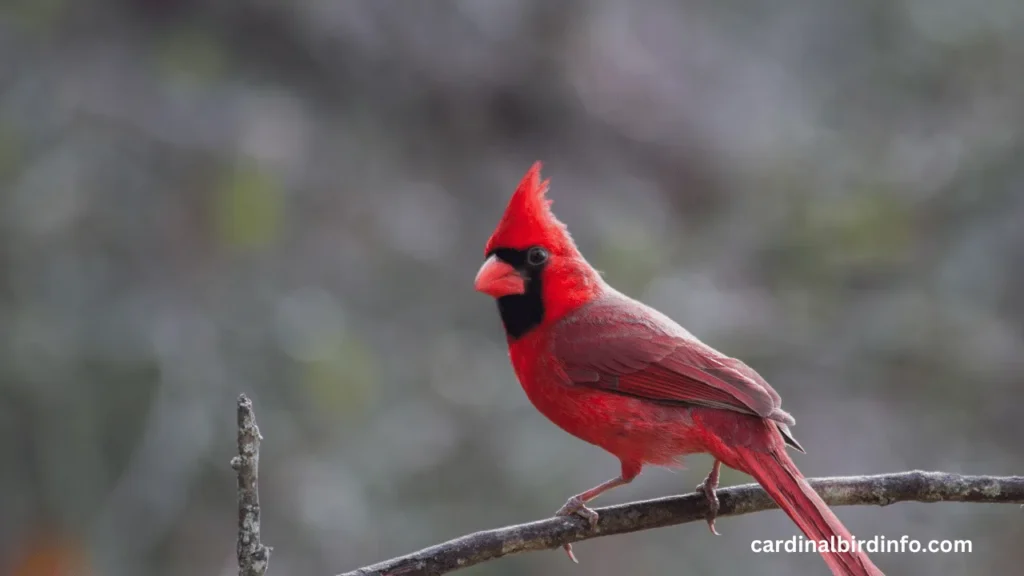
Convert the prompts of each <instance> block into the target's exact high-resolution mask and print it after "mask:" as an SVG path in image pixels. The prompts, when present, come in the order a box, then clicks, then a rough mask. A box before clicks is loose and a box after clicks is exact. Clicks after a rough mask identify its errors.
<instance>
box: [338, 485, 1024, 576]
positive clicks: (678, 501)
mask: <svg viewBox="0 0 1024 576" xmlns="http://www.w3.org/2000/svg"><path fill="white" fill-rule="evenodd" d="M810 483H811V486H813V487H814V489H815V490H816V491H817V492H818V493H819V494H821V497H822V498H823V499H824V500H825V502H827V503H828V504H829V505H831V506H853V505H864V504H869V505H878V506H888V505H889V504H894V503H896V502H979V503H1018V504H1019V503H1024V476H1003V477H998V476H962V475H959V474H946V473H944V472H922V471H918V470H915V471H912V472H900V473H896V474H880V475H877V476H848V477H842V478H818V479H812V480H810ZM718 499H719V502H720V506H721V508H720V509H719V512H718V516H719V517H721V516H738V515H740V514H750V513H752V512H760V511H762V510H770V509H772V508H777V507H778V506H776V504H775V503H774V502H773V501H772V500H771V498H769V497H768V495H767V494H766V493H765V492H764V490H762V489H761V488H760V487H759V486H757V485H756V484H744V485H742V486H735V487H732V488H722V489H719V490H718ZM597 512H598V513H599V514H600V521H599V522H598V525H597V529H595V530H593V531H591V530H589V529H588V528H587V527H586V521H584V520H583V519H582V518H577V517H568V518H567V517H556V518H549V519H547V520H541V521H538V522H530V523H528V524H519V525H516V526H508V527H505V528H497V529H494V530H485V531H483V532H476V533H474V534H469V535H466V536H462V537H461V538H456V539H454V540H449V541H448V542H444V543H442V544H438V545H436V546H431V547H430V548H425V549H423V550H420V551H419V552H414V553H412V554H408V555H406V556H400V557H398V558H392V559H391V560H386V561H384V562H381V563H379V564H374V565H372V566H367V567H365V568H360V569H358V570H353V571H352V572H346V573H345V574H342V575H341V576H434V575H437V574H444V573H447V572H451V571H453V570H458V569H460V568H466V567H469V566H473V565H474V564H480V563H481V562H486V561H488V560H492V559H494V558H499V557H501V556H507V555H509V554H517V553H520V552H528V551H531V550H544V549H551V548H558V547H559V546H561V545H562V544H565V543H566V542H578V541H580V540H589V539H591V538H597V537H599V536H611V535H613V534H623V533H626V532H637V531H640V530H647V529H650V528H660V527H663V526H671V525H674V524H683V523H685V522H695V521H698V520H700V521H703V520H704V517H705V514H706V512H707V500H706V498H705V497H704V496H703V495H698V494H696V493H693V494H687V495H685V496H673V497H669V498H659V499H656V500H646V501H643V502H633V503H630V504H622V505H619V506H609V507H607V508H599V509H597Z"/></svg>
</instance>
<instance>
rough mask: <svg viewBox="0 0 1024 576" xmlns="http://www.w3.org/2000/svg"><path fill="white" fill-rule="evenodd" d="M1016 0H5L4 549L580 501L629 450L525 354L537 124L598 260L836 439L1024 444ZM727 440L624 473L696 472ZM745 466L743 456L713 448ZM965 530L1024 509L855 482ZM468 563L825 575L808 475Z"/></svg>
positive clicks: (405, 543) (900, 526) (851, 467)
mask: <svg viewBox="0 0 1024 576" xmlns="http://www.w3.org/2000/svg"><path fill="white" fill-rule="evenodd" d="M1022 27H1024V3H1022V2H1020V1H1019V0H884V1H883V0H873V1H872V0H869V1H864V2H843V1H839V0H813V1H812V0H785V1H779V0H773V1H771V2H769V1H757V0H745V1H729V2H722V1H719V0H693V1H687V2H675V1H669V0H636V1H633V2H626V1H624V0H623V1H619V2H615V1H611V0H598V1H594V2H582V1H578V0H577V1H569V2H549V1H546V0H515V1H513V0H477V1H472V0H466V1H449V2H411V1H405V2H400V1H397V0H377V1H373V2H371V1H353V2H347V1H328V0H288V1H285V0H227V1H220V2H201V1H200V0H122V1H117V2H113V1H99V0H75V1H74V2H72V1H70V0H5V1H4V2H2V4H0V570H2V571H3V573H4V574H12V575H17V576H42V575H47V576H54V575H61V576H63V575H71V574H75V575H79V574H84V575H94V576H96V575H113V576H119V575H135V574H152V575H154V576H162V575H179V574H223V575H227V574H231V573H233V571H234V570H235V567H234V560H233V556H234V538H235V521H236V514H235V500H234V498H235V492H234V488H235V486H234V476H233V472H232V471H231V470H230V468H229V466H228V462H229V460H230V458H231V456H232V454H233V452H234V448H235V446H234V441H235V436H234V435H235V428H234V420H235V410H234V401H235V398H236V397H237V395H238V393H240V392H243V391H244V392H247V393H249V394H250V395H251V396H252V397H253V398H254V400H255V403H256V409H257V415H258V418H259V421H260V425H261V428H262V431H263V434H264V436H265V438H266V440H265V442H264V445H263V452H262V456H263V458H262V466H261V468H262V470H261V472H262V483H261V496H262V501H263V505H264V530H263V532H264V539H265V541H266V542H267V543H269V544H271V545H273V546H274V547H275V552H274V555H273V559H272V564H271V573H272V574H295V575H316V574H320V575H327V574H336V573H339V572H342V571H345V570H348V569H352V568H355V567H357V566H360V565H363V564H367V563H370V562H373V561H377V560H381V559H384V558H388V557H391V556H394V555H398V554H400V553H405V552H410V551H412V550H415V549H419V548H421V547H424V546H427V545H430V544H433V543H436V542H440V541H443V540H446V539H448V538H451V537H455V536H458V535H461V534H463V533H466V532H469V531H474V530H479V529H485V528H491V527H496V526H500V525H504V524H510V523H517V522H524V521H528V520H533V519H537V518H541V517H546V516H549V515H550V514H551V513H552V512H553V511H554V510H555V509H556V508H557V507H559V506H560V505H561V504H562V503H563V502H564V500H565V498H566V497H568V496H569V495H571V494H573V493H576V492H578V491H580V490H582V489H585V488H589V487H590V486H593V485H594V484H597V483H598V482H600V481H603V480H605V479H607V478H609V477H612V476H614V475H615V474H616V473H617V472H618V464H617V462H616V461H615V460H614V459H613V458H612V457H611V456H608V455H606V454H604V453H603V452H601V451H600V450H599V449H597V448H594V447H592V446H589V445H587V444H584V443H583V442H581V441H578V440H576V439H574V438H572V437H570V436H568V435H566V434H564V433H563V432H561V431H560V430H558V429H557V428H555V427H554V426H553V425H552V424H550V423H548V422H547V421H546V420H545V419H544V418H543V417H542V416H541V415H540V414H538V413H537V412H536V411H535V410H534V409H533V408H532V407H531V406H530V405H529V403H528V401H527V400H526V398H525V396H524V394H523V393H522V391H521V390H520V388H519V386H518V384H517V382H516V380H515V378H514V376H513V373H512V371H511V369H510V367H509V366H508V361H507V358H506V352H505V343H504V338H503V334H502V331H501V328H500V324H499V320H498V316H497V313H496V310H495V307H494V304H493V303H492V302H491V301H489V300H488V299H487V298H486V297H484V296H482V295H479V294H476V293H474V292H473V291H472V278H473V275H474V273H475V271H476V269H477V267H478V266H479V264H480V263H481V261H482V256H483V255H482V249H483V245H484V242H485V240H486V238H487V236H488V235H489V233H490V231H491V229H492V227H493V225H494V224H495V223H496V222H497V219H498V217H499V215H500V212H501V210H502V209H503V207H504V204H505V202H506V201H507V199H508V197H509V195H510V194H511V192H512V190H513V188H514V187H515V184H516V183H517V182H518V180H519V178H520V177H521V176H522V174H523V173H524V172H525V171H526V169H527V168H528V167H529V166H530V164H531V163H532V162H533V161H534V160H536V159H542V160H544V161H545V162H546V164H545V176H547V177H550V178H551V180H552V191H551V196H552V198H554V199H555V209H556V211H557V213H558V214H559V215H560V216H561V218H562V219H563V220H565V221H566V222H567V223H568V224H569V225H570V227H571V229H572V230H573V231H574V234H575V237H576V238H577V241H578V242H579V244H580V246H581V248H582V250H583V251H584V253H585V254H587V255H588V257H589V258H590V260H591V261H592V262H593V263H595V265H596V266H597V267H599V268H600V269H601V270H603V271H604V272H605V274H606V276H607V278H608V279H609V280H610V281H611V282H612V283H613V284H615V285H617V286H618V287H619V288H621V289H622V290H623V291H625V292H626V293H628V294H630V295H633V296H636V297H640V298H642V299H644V300H646V301H647V302H649V303H651V304H653V305H655V306H657V307H658V308H660V309H662V310H663V311H665V312H666V313H668V314H669V315H671V316H673V317H674V318H676V319H678V320H679V321H680V322H681V323H683V324H684V325H685V326H687V327H688V328H689V329H690V330H691V331H693V332H695V333H696V334H698V335H699V336H701V337H702V338H703V339H705V340H706V341H707V342H709V343H711V344H712V345H714V346H716V347H718V348H720V349H722V350H723V351H726V352H728V353H730V354H733V355H737V356H739V357H742V358H743V359H745V360H746V361H747V362H748V363H749V364H751V365H752V366H754V367H755V368H756V369H758V370H759V371H760V372H761V373H762V374H763V375H764V376H765V377H766V378H767V379H768V380H769V381H771V382H772V383H773V384H774V386H775V387H776V388H777V389H778V390H779V391H780V392H781V394H782V396H783V397H784V398H785V407H786V408H787V409H788V410H789V411H791V412H792V413H793V414H794V415H795V416H796V418H797V420H798V426H797V427H796V428H795V433H796V434H797V436H798V437H799V438H800V439H801V440H802V442H803V443H804V445H805V446H806V447H807V448H808V452H809V454H808V455H806V456H797V457H796V460H797V463H798V464H799V465H800V466H801V468H803V470H804V471H805V472H806V473H807V474H808V475H842V474H857V473H878V472H890V471H899V470H905V469H912V468H923V469H941V470H946V471H951V472H969V473H978V474H1014V473H1017V474H1020V473H1021V472H1022V471H1024V418H1022V417H1021V409H1022V402H1021V398H1022V392H1024V376H1022V374H1024V330H1022V326H1024V266H1022V264H1024V73H1022V72H1024V64H1022V63H1024V36H1022V35H1021V33H1020V31H1021V29H1022ZM709 465H710V460H709V459H707V458H706V457H703V456H700V457H694V458H692V459H690V461H689V465H688V467H687V469H685V470H682V471H664V470H649V471H647V472H645V473H644V475H643V476H641V478H640V479H639V480H638V481H637V482H635V483H634V484H633V485H631V486H629V487H627V488H623V489H621V490H618V491H616V492H614V493H612V494H610V495H608V496H607V497H606V498H602V500H601V501H600V503H601V504H607V503H615V502H623V501H627V500H633V499H639V498H645V497H655V496H661V495H668V494H673V493H680V492H684V491H690V490H692V488H693V486H694V485H696V484H697V483H698V482H699V481H700V480H701V479H702V478H703V477H704V475H705V474H706V473H707V470H708V466H709ZM747 480H748V478H747V477H745V476H743V475H741V474H739V473H736V472H733V471H727V472H726V473H725V475H724V480H723V481H724V483H726V484H730V483H739V482H745V481H747ZM839 515H840V516H841V517H842V519H843V520H844V521H845V522H846V523H847V524H848V526H850V527H851V529H852V530H853V531H854V532H855V533H856V534H858V535H862V536H865V535H866V536H870V535H873V534H882V535H885V536H887V537H893V538H899V537H900V536H902V535H903V534H907V535H909V536H910V537H912V538H917V539H921V540H928V539H932V538H970V539H972V540H973V546H974V552H973V553H972V554H969V555H966V554H965V555H912V554H904V555H895V554H889V555H876V556H875V559H876V561H877V563H878V564H879V565H880V566H881V567H882V568H883V569H885V570H886V571H887V572H889V573H890V574H968V573H970V574H1009V573H1018V572H1019V567H1020V566H1021V563H1022V562H1024V549H1022V547H1021V546H1020V543H1021V542H1022V541H1024V517H1022V515H1021V511H1020V510H1019V509H1018V507H1017V506H1013V505H1006V506H980V505H958V504H927V505H926V504H917V505H915V504H900V505H896V506H892V507H888V508H884V509H875V508H856V509H854V508H845V509H841V510H839ZM719 529H720V530H721V532H722V533H723V535H722V536H720V537H712V536H711V535H709V534H708V531H707V528H706V527H705V526H704V525H703V524H699V523H698V524H689V525H684V526H679V527H673V528H667V529H661V530H656V531H650V532H643V533H640V534H635V535H629V536H620V537H613V538H605V539H599V540H595V541H590V542H586V543H582V544H579V545H577V554H578V555H579V556H580V558H581V561H582V562H583V564H582V565H581V566H579V567H574V566H572V565H571V564H570V563H569V562H568V561H567V560H566V559H565V557H564V556H563V555H562V553H561V552H560V551H552V552H543V553H533V554H528V555H522V556H517V557H512V558H506V559H502V560H500V561H496V562H492V563H488V564H485V565H482V566H479V567H475V568H473V569H470V570H466V571H465V574H467V576H470V575H473V576H484V575H488V576H503V575H519V574H529V575H538V576H543V575H560V574H583V573H586V574H588V575H591V576H604V575H620V574H637V575H643V574H709V575H712V574H713V575H727V574H760V575H773V574H778V575H790V574H822V573H824V572H825V566H824V564H823V563H822V562H821V560H820V559H819V558H818V557H817V556H815V555H784V554H780V555H771V556H769V555H756V554H754V553H752V552H751V551H750V541H751V539H753V538H775V537H779V538H788V537H789V536H791V535H793V534H795V533H796V529H795V527H794V526H793V525H792V524H791V523H790V522H789V521H788V519H787V518H786V517H785V516H784V515H783V514H782V513H780V512H770V513H763V514H758V515H755V516H750V517H743V518H736V519H725V520H722V521H720V522H719Z"/></svg>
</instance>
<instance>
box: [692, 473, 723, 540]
mask: <svg viewBox="0 0 1024 576" xmlns="http://www.w3.org/2000/svg"><path fill="white" fill-rule="evenodd" d="M721 468H722V463H721V462H719V461H718V460H715V465H714V466H712V467H711V472H710V473H709V474H708V477H707V478H705V479H704V481H703V482H701V483H700V484H698V485H697V492H703V493H704V497H705V498H707V499H708V515H707V520H708V528H710V529H711V533H712V534H714V535H716V536H717V535H718V531H717V530H715V517H716V516H718V495H716V494H715V490H717V489H718V472H719V471H720V470H721Z"/></svg>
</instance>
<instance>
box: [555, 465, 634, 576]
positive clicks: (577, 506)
mask: <svg viewBox="0 0 1024 576" xmlns="http://www.w3.org/2000/svg"><path fill="white" fill-rule="evenodd" d="M642 467H643V464H641V463H632V462H629V463H627V462H623V463H622V474H620V475H619V477H618V478H612V479H611V480H608V481H606V482H602V483H600V484H598V485H597V486H594V487H593V488H591V489H590V490H587V491H586V492H581V493H579V494H577V495H575V496H573V497H572V498H569V499H568V500H566V501H565V504H564V505H562V507H561V508H559V509H558V512H555V516H569V515H571V514H576V515H579V516H582V517H583V518H585V519H586V520H587V522H589V523H590V529H591V530H593V529H595V528H597V520H598V515H597V512H595V511H594V510H593V509H591V508H588V507H587V502H590V501H591V500H593V499H594V498H597V497H598V496H600V495H601V494H604V493H605V492H607V491H609V490H611V489H612V488H618V487H619V486H622V485H624V484H629V483H630V482H632V481H633V479H634V478H636V477H637V476H639V475H640V469H641V468H642ZM562 548H563V549H565V552H566V554H568V555H569V559H570V560H572V561H573V562H575V563H577V564H579V561H578V560H576V555H575V554H573V553H572V544H568V543H566V544H564V545H562Z"/></svg>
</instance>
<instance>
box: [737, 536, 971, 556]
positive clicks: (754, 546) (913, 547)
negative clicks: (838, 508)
mask: <svg viewBox="0 0 1024 576" xmlns="http://www.w3.org/2000/svg"><path fill="white" fill-rule="evenodd" d="M750 549H751V550H752V551H754V552H755V553H758V554H761V553H768V554H771V553H780V552H781V553H786V554H798V553H812V554H821V553H823V552H838V553H845V552H851V551H857V552H867V553H869V554H874V553H897V554H902V553H908V552H909V553H911V554H917V553H922V552H923V553H929V554H970V553H971V552H973V551H974V545H973V543H972V542H971V541H970V540H928V541H921V540H916V539H914V538H911V537H909V536H907V535H903V536H901V537H900V538H886V537H885V536H882V535H876V536H874V537H872V538H868V539H860V538H854V539H853V540H852V541H850V540H844V539H841V538H836V537H834V536H832V537H829V538H828V539H826V540H809V539H807V537H805V536H803V535H794V536H792V537H790V538H788V539H785V540H782V539H776V540H754V541H752V542H751V543H750Z"/></svg>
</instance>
